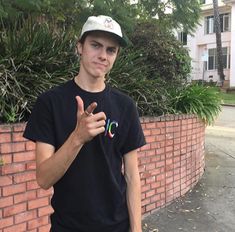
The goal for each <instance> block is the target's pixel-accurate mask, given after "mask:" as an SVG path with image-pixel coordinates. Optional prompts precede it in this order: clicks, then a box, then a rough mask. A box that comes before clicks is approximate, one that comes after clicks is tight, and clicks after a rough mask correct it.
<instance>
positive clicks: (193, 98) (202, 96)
mask: <svg viewBox="0 0 235 232" xmlns="http://www.w3.org/2000/svg"><path fill="white" fill-rule="evenodd" d="M171 96H172V99H171V102H172V108H173V109H174V110H175V112H177V113H185V114H195V115H197V116H198V117H199V118H201V119H202V120H203V121H204V122H205V123H206V124H208V125H210V124H212V123H213V122H214V120H215V117H216V116H217V115H218V114H219V112H220V111H221V101H222V98H221V95H220V93H219V92H218V91H217V90H216V89H215V88H213V87H209V86H207V87H204V86H202V85H198V84H193V85H186V86H184V87H183V88H182V89H178V90H176V91H174V92H172V93H171Z"/></svg>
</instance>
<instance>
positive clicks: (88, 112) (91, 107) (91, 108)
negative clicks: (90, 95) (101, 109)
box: [85, 102, 97, 116]
mask: <svg viewBox="0 0 235 232" xmlns="http://www.w3.org/2000/svg"><path fill="white" fill-rule="evenodd" d="M96 107H97V103H96V102H93V103H91V104H90V105H89V106H88V107H87V108H86V110H85V114H86V115H87V116H89V115H92V114H93V111H94V110H95V108H96Z"/></svg>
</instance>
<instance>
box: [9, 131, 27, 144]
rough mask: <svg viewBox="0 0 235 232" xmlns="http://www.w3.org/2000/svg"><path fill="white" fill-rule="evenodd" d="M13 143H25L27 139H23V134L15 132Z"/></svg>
mask: <svg viewBox="0 0 235 232" xmlns="http://www.w3.org/2000/svg"><path fill="white" fill-rule="evenodd" d="M12 140H13V142H24V141H26V139H25V138H24V137H23V132H15V133H13V138H12Z"/></svg>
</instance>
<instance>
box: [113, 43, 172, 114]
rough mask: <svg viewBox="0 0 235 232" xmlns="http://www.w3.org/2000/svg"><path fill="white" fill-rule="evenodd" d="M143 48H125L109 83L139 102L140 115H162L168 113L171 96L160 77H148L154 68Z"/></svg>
mask: <svg viewBox="0 0 235 232" xmlns="http://www.w3.org/2000/svg"><path fill="white" fill-rule="evenodd" d="M143 54H144V51H143V50H140V49H139V50H136V49H134V48H132V47H130V48H128V49H125V50H123V51H122V53H121V54H120V57H118V59H117V61H116V64H115V66H114V67H113V69H112V71H111V73H110V77H111V78H109V79H108V83H110V84H111V85H112V86H114V87H117V88H119V89H121V90H122V91H123V92H125V93H127V94H128V95H129V96H130V97H132V98H133V99H134V100H135V102H136V103H137V106H138V109H139V113H140V115H149V116H150V115H162V114H164V113H168V112H169V110H170V108H169V100H168V99H169V98H168V93H167V91H166V89H165V87H164V86H163V85H162V84H161V83H162V82H161V80H159V79H158V78H151V79H149V78H148V73H149V72H150V71H151V70H152V69H153V67H152V66H151V65H149V64H148V62H147V61H146V59H147V57H146V56H145V55H143Z"/></svg>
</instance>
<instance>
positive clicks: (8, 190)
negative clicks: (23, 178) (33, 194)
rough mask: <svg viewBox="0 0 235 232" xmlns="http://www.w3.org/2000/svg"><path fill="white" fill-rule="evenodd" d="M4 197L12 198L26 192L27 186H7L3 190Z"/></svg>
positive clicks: (23, 184)
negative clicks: (11, 196)
mask: <svg viewBox="0 0 235 232" xmlns="http://www.w3.org/2000/svg"><path fill="white" fill-rule="evenodd" d="M2 191H3V196H10V195H14V194H16V193H22V192H25V191H26V185H25V183H22V184H14V185H11V186H6V187H4V188H3V190H2Z"/></svg>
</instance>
